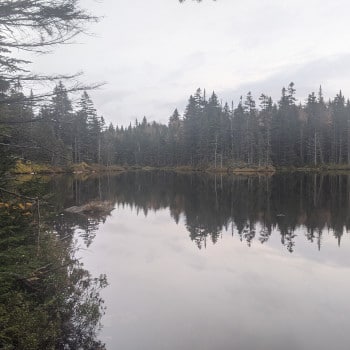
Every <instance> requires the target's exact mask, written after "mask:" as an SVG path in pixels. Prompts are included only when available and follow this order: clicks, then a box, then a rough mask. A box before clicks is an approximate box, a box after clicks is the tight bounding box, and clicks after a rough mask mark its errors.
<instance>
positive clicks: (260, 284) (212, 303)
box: [56, 172, 350, 350]
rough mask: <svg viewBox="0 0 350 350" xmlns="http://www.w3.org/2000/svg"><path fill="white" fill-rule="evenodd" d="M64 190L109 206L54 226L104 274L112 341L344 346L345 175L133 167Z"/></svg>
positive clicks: (74, 199) (349, 249) (349, 205)
mask: <svg viewBox="0 0 350 350" xmlns="http://www.w3.org/2000/svg"><path fill="white" fill-rule="evenodd" d="M63 192H65V193H66V194H67V196H68V197H69V204H75V205H82V204H85V203H88V202H89V201H91V200H108V201H110V202H111V203H112V204H113V207H114V208H115V209H114V210H113V211H111V212H110V213H107V214H106V213H105V215H97V216H95V217H88V216H84V215H80V216H74V215H73V216H72V214H64V215H62V216H61V218H60V219H59V220H60V222H57V224H56V226H57V227H56V229H57V230H58V231H59V229H62V227H64V228H67V227H68V226H69V223H70V225H71V226H72V223H73V222H74V230H75V235H76V237H77V240H78V242H79V245H80V247H81V248H82V250H81V251H80V252H79V255H80V256H81V258H82V261H83V262H84V265H85V268H87V269H88V270H90V272H91V273H92V274H93V275H99V274H101V273H105V274H106V275H107V279H108V282H109V286H108V287H107V288H106V289H104V290H103V291H102V297H103V299H104V300H105V306H106V308H107V309H106V314H105V316H104V317H103V319H102V323H103V329H102V330H101V333H100V338H101V340H102V341H103V342H105V343H106V347H107V349H110V350H114V349H121V350H175V349H182V350H193V349H208V350H212V349H217V350H232V349H233V350H248V349H249V350H251V349H259V350H281V349H285V350H289V349H290V350H292V349H293V350H297V349H308V350H312V349H318V350H322V349H327V350H328V349H337V350H342V349H344V350H345V349H346V350H348V349H349V344H350V332H349V325H350V302H349V300H350V299H349V298H350V279H349V276H350V239H349V238H350V234H349V233H348V231H349V230H350V177H349V176H345V175H344V176H343V175H337V176H331V175H325V176H320V175H304V174H292V175H275V176H272V177H265V176H260V177H258V176H256V177H240V176H220V175H216V176H214V175H198V174H191V175H189V174H175V173H166V172H134V173H127V174H121V175H117V176H106V177H103V178H95V179H89V180H85V181H84V180H74V181H71V182H70V183H69V185H67V188H66V189H65V191H63ZM61 226H62V227H61Z"/></svg>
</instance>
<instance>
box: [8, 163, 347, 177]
mask: <svg viewBox="0 0 350 350" xmlns="http://www.w3.org/2000/svg"><path fill="white" fill-rule="evenodd" d="M155 170H164V171H176V172H203V173H217V174H246V175H249V174H268V175H270V174H274V173H276V172H288V173H291V172H305V173H328V172H331V173H349V172H350V164H323V165H319V166H304V167H295V166H285V167H274V166H267V167H264V166H248V165H242V166H237V167H232V166H226V167H216V168H215V167H210V166H209V167H205V166H187V165H186V166H174V167H151V166H139V165H132V166H129V165H110V166H105V165H100V164H87V163H78V164H71V165H68V166H52V165H48V164H38V163H33V162H26V163H24V162H22V161H17V162H16V165H15V166H14V167H13V168H12V169H11V171H10V173H11V174H14V175H29V174H30V175H36V174H41V175H54V174H99V173H106V172H116V173H117V172H125V171H155Z"/></svg>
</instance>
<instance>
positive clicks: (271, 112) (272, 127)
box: [0, 82, 350, 168]
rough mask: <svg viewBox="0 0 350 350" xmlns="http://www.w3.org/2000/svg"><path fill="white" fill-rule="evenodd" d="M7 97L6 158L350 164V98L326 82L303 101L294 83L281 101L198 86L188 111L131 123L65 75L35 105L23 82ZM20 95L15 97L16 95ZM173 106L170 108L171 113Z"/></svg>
mask: <svg viewBox="0 0 350 350" xmlns="http://www.w3.org/2000/svg"><path fill="white" fill-rule="evenodd" d="M3 94H8V98H9V100H11V101H12V102H11V103H8V104H6V103H3V104H1V105H0V152H1V155H2V156H1V159H2V163H3V164H2V166H3V168H4V166H5V165H6V164H11V161H12V162H13V161H14V160H15V159H17V160H18V159H20V160H22V161H24V162H28V161H33V162H39V163H46V164H50V165H52V166H63V165H68V164H72V163H82V162H85V163H88V164H101V165H105V166H111V165H123V166H133V165H137V166H152V167H180V166H191V167H198V168H231V167H233V168H235V167H264V168H266V167H271V166H273V167H292V166H294V167H303V166H304V167H305V166H313V167H320V166H322V165H348V164H350V102H349V100H348V99H346V98H345V97H344V96H343V94H342V92H341V91H340V92H339V93H338V94H337V95H336V96H335V97H334V98H333V99H330V100H328V101H325V99H324V97H323V92H322V88H321V87H320V88H319V91H318V93H317V94H316V93H314V92H312V93H310V94H309V95H308V96H307V98H306V100H305V103H298V102H297V100H296V97H295V94H296V89H295V85H294V83H290V84H289V85H288V86H287V88H283V89H282V92H281V97H280V99H279V100H278V101H277V102H273V100H272V98H271V97H269V96H267V95H265V94H261V96H260V97H259V99H258V102H257V101H255V100H254V98H253V96H252V94H251V93H250V92H248V94H247V95H246V97H244V98H243V97H241V98H240V100H239V101H238V104H237V106H236V107H234V103H233V102H232V103H230V104H229V103H227V102H226V103H224V104H223V103H222V102H221V101H220V99H219V97H218V96H217V95H216V94H215V92H212V93H211V94H210V96H209V97H207V94H206V91H205V90H203V91H202V90H201V89H197V90H196V91H195V93H194V94H193V95H191V96H190V97H189V100H188V104H187V106H186V108H185V111H184V113H183V116H181V115H180V114H179V112H178V109H175V111H174V112H173V113H172V114H171V116H170V117H169V119H168V124H167V125H165V124H161V123H157V122H151V121H148V120H147V118H146V117H143V118H140V120H136V121H135V122H134V123H133V124H131V123H130V125H129V126H123V125H122V126H118V125H116V126H114V125H113V124H112V123H110V124H109V125H107V124H106V122H105V120H104V118H103V117H100V116H98V113H97V111H96V109H95V107H94V103H93V101H92V100H91V98H90V96H89V94H88V93H87V92H86V91H84V92H83V94H82V96H81V98H80V100H79V101H78V102H75V103H73V102H72V98H71V97H70V95H69V92H68V90H67V89H66V88H65V86H64V84H63V83H62V82H59V83H58V84H57V85H56V87H55V88H54V91H53V92H52V97H51V99H50V100H49V101H48V102H47V103H45V105H42V106H40V107H38V106H35V104H34V105H31V103H28V101H31V98H30V96H29V97H28V96H25V95H24V93H23V92H22V90H21V86H20V85H18V86H16V87H14V88H12V89H11V91H8V92H5V91H3ZM13 101H15V102H13ZM169 114H170V113H169Z"/></svg>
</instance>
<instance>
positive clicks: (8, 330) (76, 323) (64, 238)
mask: <svg viewBox="0 0 350 350" xmlns="http://www.w3.org/2000/svg"><path fill="white" fill-rule="evenodd" d="M15 187H16V190H17V191H20V192H21V193H23V194H22V195H21V196H13V195H12V194H8V193H5V192H4V191H0V199H1V200H0V260H1V266H0V348H1V349H6V350H15V349H16V350H21V349H80V348H81V349H91V350H92V349H94V350H95V349H103V348H104V346H103V344H102V343H100V342H99V341H98V340H97V332H98V330H99V324H100V319H101V316H102V314H103V312H104V306H103V300H102V299H101V297H100V295H99V291H100V289H101V288H103V287H105V286H106V277H105V276H103V275H101V276H100V277H99V278H93V277H92V276H91V275H90V273H89V272H88V271H87V270H85V269H84V268H83V265H82V263H81V262H80V261H79V260H78V259H77V257H76V249H77V246H76V244H75V241H74V237H73V232H72V230H71V229H70V228H69V227H65V229H61V230H59V229H58V228H57V225H55V222H56V221H57V220H56V219H55V218H57V217H58V216H59V214H60V211H61V210H62V209H61V208H60V202H59V201H56V200H52V201H51V200H50V189H49V188H47V185H46V184H45V182H43V181H42V180H40V181H37V180H33V181H29V182H27V181H26V182H22V181H20V182H18V181H17V182H16V184H15ZM34 195H35V196H40V197H42V196H44V195H46V198H47V200H48V201H43V200H38V199H36V198H33V196H34Z"/></svg>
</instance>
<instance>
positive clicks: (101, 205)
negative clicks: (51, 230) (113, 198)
mask: <svg viewBox="0 0 350 350" xmlns="http://www.w3.org/2000/svg"><path fill="white" fill-rule="evenodd" d="M113 209H114V205H113V203H112V202H109V201H92V202H89V203H87V204H84V205H81V206H73V207H70V208H67V209H65V210H64V211H65V212H67V213H72V214H107V213H110V212H111V211H112V210H113Z"/></svg>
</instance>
